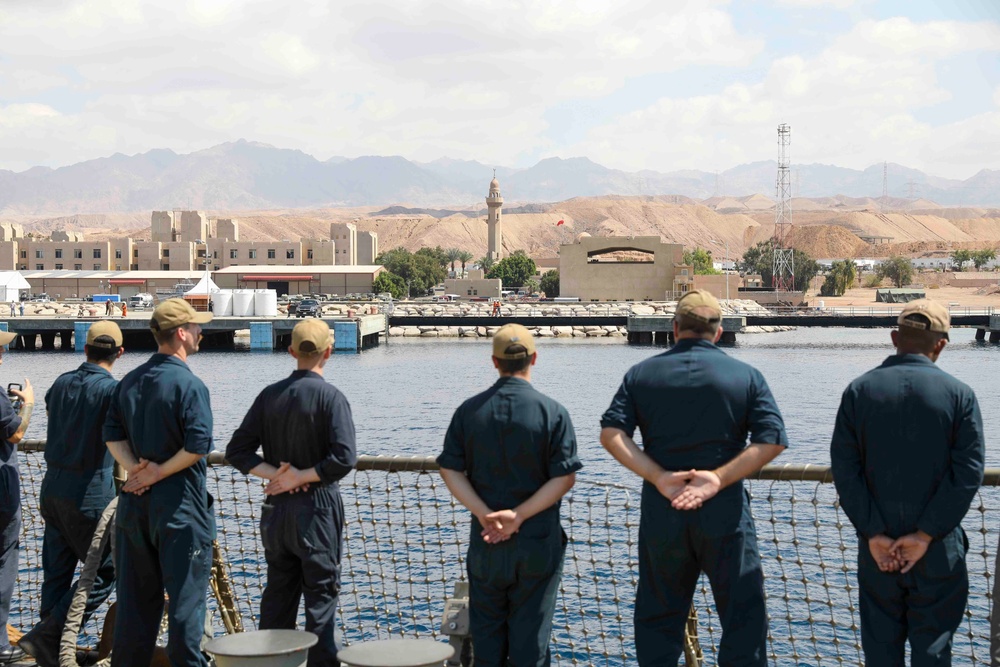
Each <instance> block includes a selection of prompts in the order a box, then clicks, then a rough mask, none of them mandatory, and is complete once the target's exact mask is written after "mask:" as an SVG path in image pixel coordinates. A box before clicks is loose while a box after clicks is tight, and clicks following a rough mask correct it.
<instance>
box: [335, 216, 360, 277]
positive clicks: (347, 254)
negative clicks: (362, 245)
mask: <svg viewBox="0 0 1000 667" xmlns="http://www.w3.org/2000/svg"><path fill="white" fill-rule="evenodd" d="M330 240H332V241H333V242H334V243H335V244H336V245H337V247H336V249H335V250H334V256H335V258H336V259H335V263H337V264H343V265H347V266H355V265H357V263H358V228H357V227H356V226H354V225H353V224H351V223H350V222H334V223H332V224H331V225H330Z"/></svg>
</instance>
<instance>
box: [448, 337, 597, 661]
mask: <svg viewBox="0 0 1000 667" xmlns="http://www.w3.org/2000/svg"><path fill="white" fill-rule="evenodd" d="M537 358H538V356H537V354H536V351H535V341H534V339H533V338H532V336H531V333H530V332H529V331H528V330H527V329H525V328H524V327H522V326H521V325H519V324H508V325H507V326H504V327H501V328H500V330H499V331H497V332H496V334H495V335H494V336H493V366H494V367H495V368H496V369H497V371H498V372H499V375H500V378H499V379H498V380H497V381H496V383H495V384H494V385H493V386H492V387H490V388H489V389H488V390H486V391H485V392H483V393H481V394H478V395H476V396H473V397H472V398H470V399H468V400H467V401H465V402H464V403H462V405H460V406H459V408H458V409H457V410H456V411H455V414H454V416H453V417H452V420H451V425H450V426H449V427H448V431H447V434H446V435H445V440H444V451H443V452H442V453H441V455H440V456H438V459H437V462H438V464H439V465H440V466H441V477H442V478H443V479H444V481H445V484H447V485H448V489H449V490H450V491H451V493H452V495H454V496H455V498H456V499H457V500H458V501H459V502H461V503H462V504H463V505H464V506H465V507H466V508H467V509H468V510H469V511H470V512H471V513H472V525H471V530H470V534H469V553H468V557H467V560H466V563H467V567H468V574H469V604H470V610H469V621H470V629H471V633H472V645H473V651H474V654H475V663H476V665H477V667H492V666H494V665H496V666H500V665H511V666H512V667H526V666H528V665H532V666H534V665H538V666H543V665H548V664H550V659H551V658H550V652H549V644H550V640H551V634H552V617H553V614H554V612H555V604H556V593H557V592H558V589H559V580H560V577H561V575H562V564H563V555H564V553H565V550H566V534H565V533H564V532H563V529H562V526H561V525H560V523H559V507H560V501H561V498H562V497H563V496H564V495H565V494H566V493H567V492H568V491H569V490H570V489H571V488H572V487H573V484H574V482H575V481H576V471H577V470H579V469H580V468H582V467H583V464H581V463H580V459H579V458H578V457H577V452H576V435H575V433H574V431H573V424H572V422H571V421H570V418H569V414H568V413H567V412H566V409H565V408H564V407H563V406H561V405H560V404H559V403H557V402H556V401H554V400H552V399H551V398H549V397H547V396H545V395H544V394H542V393H541V392H539V391H537V390H536V389H535V388H534V387H532V386H531V367H532V366H534V365H535V362H536V360H537Z"/></svg>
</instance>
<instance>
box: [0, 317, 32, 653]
mask: <svg viewBox="0 0 1000 667" xmlns="http://www.w3.org/2000/svg"><path fill="white" fill-rule="evenodd" d="M15 338H17V334H16V333H9V332H7V331H0V364H2V363H3V354H4V346H5V345H9V344H10V343H12V342H14V339H15ZM10 394H11V395H12V396H16V397H17V398H18V399H19V400H20V402H21V406H20V408H18V409H17V410H16V411H15V410H14V406H13V404H12V403H11V401H9V400H6V399H2V400H0V435H2V436H3V443H2V444H0V664H8V663H11V662H17V661H18V660H21V659H22V658H24V650H23V649H21V648H20V647H18V646H13V645H11V643H10V637H8V636H7V618H8V617H9V616H10V602H11V598H12V597H13V595H14V583H15V581H16V580H17V570H18V556H19V552H18V539H19V537H20V534H21V483H20V476H19V473H18V469H17V443H19V442H21V440H23V439H24V434H25V432H26V431H27V430H28V424H29V423H30V422H31V413H32V412H33V411H34V408H35V390H34V389H33V388H32V387H31V382H29V381H28V378H24V387H23V388H22V389H11V390H10Z"/></svg>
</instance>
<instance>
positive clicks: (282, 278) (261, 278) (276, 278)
mask: <svg viewBox="0 0 1000 667" xmlns="http://www.w3.org/2000/svg"><path fill="white" fill-rule="evenodd" d="M240 280H249V281H251V282H258V283H259V282H265V281H268V280H274V281H279V280H280V281H282V282H284V281H286V280H288V281H295V280H316V278H314V277H313V276H281V275H273V276H243V277H242V278H240Z"/></svg>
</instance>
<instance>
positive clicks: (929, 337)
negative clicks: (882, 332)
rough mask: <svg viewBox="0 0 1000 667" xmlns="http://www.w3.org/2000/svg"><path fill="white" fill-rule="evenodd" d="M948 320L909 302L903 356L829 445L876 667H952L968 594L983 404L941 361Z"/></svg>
mask: <svg viewBox="0 0 1000 667" xmlns="http://www.w3.org/2000/svg"><path fill="white" fill-rule="evenodd" d="M950 324H951V320H950V316H949V314H948V311H947V310H946V309H945V308H944V306H942V305H941V304H938V303H936V302H934V301H931V300H929V299H920V300H919V301H913V302H911V303H909V304H907V305H906V306H905V307H904V308H903V310H902V312H901V313H900V315H899V319H898V325H899V328H898V329H897V330H894V331H893V332H892V334H891V336H892V343H893V345H894V346H895V347H896V354H894V355H892V356H890V357H888V358H887V359H886V360H885V361H883V362H882V364H881V365H880V366H878V367H877V368H875V369H873V370H871V371H868V372H867V373H865V374H864V375H862V376H861V377H859V378H857V379H856V380H854V381H853V382H851V384H849V385H848V387H847V389H846V390H845V391H844V393H843V396H842V397H841V401H840V409H839V410H838V412H837V420H836V425H835V426H834V430H833V438H832V441H831V444H830V461H831V464H832V469H833V480H834V483H835V484H836V487H837V493H838V495H839V496H840V506H841V507H842V508H843V510H844V512H845V513H846V514H847V516H848V518H850V520H851V523H853V524H854V527H855V529H856V530H857V533H858V591H859V592H858V597H859V601H860V607H861V645H862V648H863V649H864V652H865V662H866V663H867V664H869V665H902V664H903V659H904V652H905V648H906V642H907V640H909V642H910V654H911V660H912V664H913V665H950V664H951V644H952V636H953V635H954V633H955V631H956V630H957V629H958V627H959V624H960V623H961V622H962V619H963V616H964V613H965V605H966V601H967V598H968V593H969V576H968V570H967V569H966V564H965V554H966V551H967V550H968V546H969V542H968V539H967V537H966V535H965V531H963V530H962V526H961V523H962V518H963V517H964V516H965V514H966V512H967V511H968V510H969V505H970V504H971V502H972V500H973V498H975V496H976V493H977V492H978V491H979V486H980V484H981V483H982V481H983V467H984V457H985V443H984V438H983V422H982V417H981V415H980V412H979V403H978V402H977V400H976V395H975V393H973V391H972V389H970V388H969V387H968V386H967V385H965V384H964V383H962V382H959V381H958V380H956V379H955V378H954V377H952V376H951V375H949V374H948V373H946V372H945V371H943V370H941V369H940V368H939V367H938V366H937V365H936V364H935V362H936V361H937V360H938V357H939V356H940V354H941V352H942V351H943V350H944V348H945V346H946V345H947V344H948V330H949V328H950Z"/></svg>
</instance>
